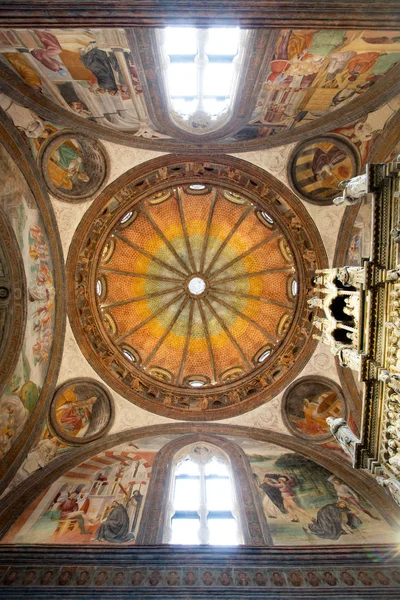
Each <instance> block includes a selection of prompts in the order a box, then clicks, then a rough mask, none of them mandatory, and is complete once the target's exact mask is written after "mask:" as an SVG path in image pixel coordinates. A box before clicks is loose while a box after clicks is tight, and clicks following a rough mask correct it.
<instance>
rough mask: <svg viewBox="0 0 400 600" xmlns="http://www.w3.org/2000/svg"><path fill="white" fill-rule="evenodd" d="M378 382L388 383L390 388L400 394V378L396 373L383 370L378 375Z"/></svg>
mask: <svg viewBox="0 0 400 600" xmlns="http://www.w3.org/2000/svg"><path fill="white" fill-rule="evenodd" d="M378 380H379V381H383V383H386V385H387V386H388V387H390V388H391V389H392V390H395V391H396V392H400V377H399V375H396V374H395V373H390V371H388V370H387V369H382V370H381V371H380V373H379V375H378Z"/></svg>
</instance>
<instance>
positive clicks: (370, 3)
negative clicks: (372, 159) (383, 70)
mask: <svg viewBox="0 0 400 600" xmlns="http://www.w3.org/2000/svg"><path fill="white" fill-rule="evenodd" d="M165 25H195V26H197V27H209V26H210V25H214V26H215V25H218V26H227V25H232V26H236V25H240V26H241V27H248V28H259V27H290V28H293V27H295V28H297V29H299V28H300V29H301V28H305V29H310V28H311V29H312V28H328V27H329V28H334V29H338V28H352V29H395V28H396V27H397V26H399V25H400V3H399V2H398V0H386V1H385V2H382V1H380V0H378V1H376V0H363V1H359V2H348V1H347V0H314V1H312V0H311V1H308V0H296V1H293V0H247V1H246V2H243V0H230V1H224V0H208V1H207V2H204V1H203V0H175V1H174V2H171V0H141V1H139V2H138V1H137V0H97V1H93V0H53V1H52V2H49V1H48V0H21V1H15V0H3V1H2V2H1V5H0V26H1V27H8V28H10V27H75V28H77V27H163V26H165Z"/></svg>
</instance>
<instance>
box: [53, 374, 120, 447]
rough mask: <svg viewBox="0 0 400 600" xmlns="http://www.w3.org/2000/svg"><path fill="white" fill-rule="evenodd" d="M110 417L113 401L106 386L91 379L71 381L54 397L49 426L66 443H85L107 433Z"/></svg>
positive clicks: (112, 410) (110, 423) (112, 411)
mask: <svg viewBox="0 0 400 600" xmlns="http://www.w3.org/2000/svg"><path fill="white" fill-rule="evenodd" d="M113 415H114V405H113V401H112V398H111V396H110V394H109V392H108V390H107V388H106V387H105V386H103V385H102V384H100V383H99V382H97V381H94V380H92V379H71V380H69V381H66V382H65V383H64V384H63V385H62V386H61V387H59V388H58V390H57V391H56V393H55V394H54V397H53V400H52V403H51V407H50V424H51V427H52V429H53V430H54V432H55V433H56V435H57V436H58V437H59V438H60V439H61V440H63V441H64V442H66V443H67V444H86V443H88V442H91V441H93V440H96V439H97V438H99V437H101V436H102V435H105V434H106V433H107V432H108V431H109V429H110V427H111V425H112V419H113Z"/></svg>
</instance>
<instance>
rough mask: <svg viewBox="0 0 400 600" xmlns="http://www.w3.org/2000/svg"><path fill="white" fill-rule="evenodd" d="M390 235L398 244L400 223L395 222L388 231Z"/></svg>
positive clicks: (399, 241)
mask: <svg viewBox="0 0 400 600" xmlns="http://www.w3.org/2000/svg"><path fill="white" fill-rule="evenodd" d="M390 236H391V238H392V239H393V241H394V242H395V243H396V244H400V223H397V225H395V226H394V227H393V229H392V230H391V232H390Z"/></svg>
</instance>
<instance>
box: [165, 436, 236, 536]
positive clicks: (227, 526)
mask: <svg viewBox="0 0 400 600" xmlns="http://www.w3.org/2000/svg"><path fill="white" fill-rule="evenodd" d="M240 529H241V528H240V524H239V514H238V510H237V505H236V499H235V494H234V489H233V485H232V476H231V468H230V461H229V458H228V457H227V456H226V455H225V453H224V452H222V451H221V450H219V449H218V448H216V447H215V446H213V445H211V444H194V445H191V446H186V447H185V448H183V449H182V450H181V451H180V452H179V453H177V455H176V456H175V461H174V465H173V469H172V478H171V484H170V502H169V509H168V511H167V516H166V523H165V529H164V542H166V543H170V544H219V545H231V546H234V545H237V544H240V543H242V536H241V532H240Z"/></svg>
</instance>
